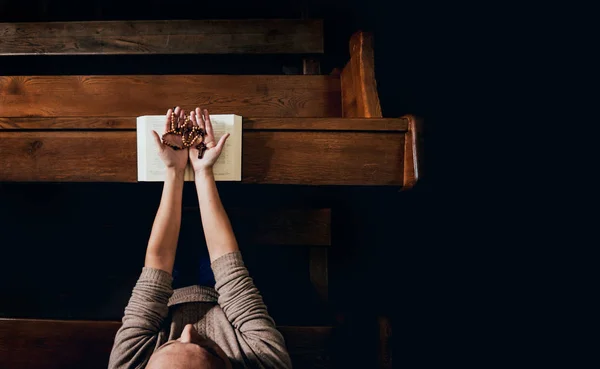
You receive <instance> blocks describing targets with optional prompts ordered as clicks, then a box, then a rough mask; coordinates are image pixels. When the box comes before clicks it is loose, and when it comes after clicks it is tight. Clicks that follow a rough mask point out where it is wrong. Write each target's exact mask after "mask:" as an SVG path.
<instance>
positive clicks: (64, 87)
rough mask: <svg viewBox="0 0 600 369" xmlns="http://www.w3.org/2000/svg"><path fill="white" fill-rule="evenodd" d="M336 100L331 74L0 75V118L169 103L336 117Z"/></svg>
mask: <svg viewBox="0 0 600 369" xmlns="http://www.w3.org/2000/svg"><path fill="white" fill-rule="evenodd" d="M340 104H341V94H340V81H339V78H338V77H332V76H277V75H274V76H253V75H246V76H233V75H164V76H160V75H129V76H10V77H0V117H2V118H19V117H54V118H62V117H85V118H90V117H111V118H113V117H114V118H119V117H135V116H139V115H152V114H164V113H165V111H166V109H168V108H169V107H172V106H175V105H179V106H183V107H185V108H187V109H190V108H193V107H195V106H201V107H205V108H207V109H210V112H211V113H213V114H224V113H227V114H231V113H235V114H238V115H242V116H255V117H336V116H337V117H339V116H341V106H340ZM81 128H85V127H84V126H83V127H81Z"/></svg>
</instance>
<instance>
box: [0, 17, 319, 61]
mask: <svg viewBox="0 0 600 369" xmlns="http://www.w3.org/2000/svg"><path fill="white" fill-rule="evenodd" d="M322 52H323V22H322V21H321V20H295V19H260V20H150V21H95V22H49V23H0V55H85V54H104V55H108V54H266V53H269V54H295V53H322Z"/></svg>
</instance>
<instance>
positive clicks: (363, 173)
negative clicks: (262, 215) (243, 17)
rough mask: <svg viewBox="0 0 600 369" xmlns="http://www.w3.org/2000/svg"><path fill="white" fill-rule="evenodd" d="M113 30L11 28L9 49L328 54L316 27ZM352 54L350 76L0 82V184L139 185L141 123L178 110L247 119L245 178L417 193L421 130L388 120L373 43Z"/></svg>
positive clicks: (354, 46) (1, 49)
mask: <svg viewBox="0 0 600 369" xmlns="http://www.w3.org/2000/svg"><path fill="white" fill-rule="evenodd" d="M104 23H105V22H88V23H86V22H78V23H75V24H71V23H57V24H52V23H46V24H27V23H24V24H8V25H7V24H4V25H2V26H0V34H2V35H3V38H2V40H0V54H4V55H7V54H51V55H55V54H69V55H72V54H90V53H92V54H112V53H179V52H183V51H186V52H204V53H205V52H208V51H207V49H208V48H209V47H212V46H210V45H213V46H214V49H211V50H212V51H211V52H217V53H237V52H241V51H243V50H251V51H252V52H273V51H277V52H283V51H284V50H287V51H288V52H294V53H297V52H320V51H322V33H320V30H321V28H320V27H321V24H320V23H319V22H314V21H294V22H291V25H287V26H283V25H285V24H287V23H286V22H279V21H265V22H258V23H257V22H256V21H240V22H239V23H238V22H236V23H226V22H225V23H224V21H221V22H209V21H204V22H202V21H199V22H186V21H177V22H161V21H154V22H107V23H106V24H105V25H104ZM260 23H264V24H262V25H260V26H259V24H260ZM234 24H235V25H236V26H235V27H234V26H233V25H234ZM226 30H230V31H227V32H229V33H227V32H226ZM139 32H146V33H147V35H138V33H139ZM40 34H42V35H44V37H41V38H40V39H39V40H38V41H36V42H33V41H32V42H31V43H30V42H19V40H21V39H22V38H24V39H25V40H27V39H28V38H29V37H30V36H31V35H40ZM191 34H193V37H192V35H191ZM255 34H258V35H261V36H260V37H258V36H257V37H254V36H253V37H246V36H245V35H255ZM282 35H285V36H282ZM31 37H32V36H31ZM171 39H174V40H180V41H176V42H174V44H171V41H168V40H171ZM186 40H187V41H186ZM190 40H191V41H190ZM218 40H221V42H218ZM282 40H284V41H282ZM318 40H320V42H319V41H318ZM195 41H198V42H199V44H200V45H199V46H194V47H190V48H189V49H185V47H184V46H182V45H185V43H186V42H189V43H190V44H194V45H196V44H195V43H194V42H195ZM200 41H202V42H200ZM213 41H214V42H213ZM273 44H276V45H278V46H277V47H275V46H273ZM56 45H63V46H64V47H61V48H58V47H56ZM152 45H154V46H152ZM157 45H166V46H161V47H159V46H157ZM299 45H302V46H299ZM350 54H351V60H350V61H349V62H348V64H347V65H346V67H345V68H344V70H343V72H342V73H341V76H335V75H327V76H324V75H270V76H256V75H127V76H97V75H96V76H93V75H92V76H4V77H2V76H0V142H1V143H2V144H1V145H0V169H1V171H0V181H48V182H54V181H91V182H98V181H101V182H135V181H136V179H137V176H136V173H137V167H136V145H135V130H134V129H135V117H137V116H139V115H144V114H163V113H164V111H165V110H166V108H168V107H170V106H174V105H180V106H183V107H184V108H187V109H190V108H193V107H195V106H202V107H205V108H208V109H209V110H210V111H211V113H215V114H219V113H236V114H239V115H242V116H243V117H244V124H243V131H244V135H243V152H244V155H243V165H242V182H243V183H271V184H309V185H392V186H398V187H402V188H405V189H407V188H411V187H412V186H413V185H414V184H415V183H416V181H417V179H418V175H419V164H418V162H419V161H418V159H419V156H418V154H417V150H418V139H419V137H418V136H419V123H418V121H417V120H416V119H415V117H413V116H405V117H402V118H382V117H381V108H380V106H379V99H378V97H377V91H376V85H375V79H374V72H373V50H372V45H371V38H370V36H369V35H367V34H364V33H361V32H359V33H357V34H355V35H354V36H353V38H352V40H351V42H350ZM310 69H311V68H307V69H306V72H311V70H310ZM312 70H313V71H314V68H312Z"/></svg>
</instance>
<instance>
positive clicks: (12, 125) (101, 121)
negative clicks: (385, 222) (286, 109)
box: [0, 117, 409, 132]
mask: <svg viewBox="0 0 600 369" xmlns="http://www.w3.org/2000/svg"><path fill="white" fill-rule="evenodd" d="M408 122H409V119H408V118H244V119H243V129H244V131H246V130H278V131H281V130H311V131H319V130H321V131H378V132H383V131H394V132H405V131H407V130H408ZM135 123H136V117H36V118H29V117H10V118H3V117H0V130H29V129H35V130H40V129H43V130H59V129H77V130H88V129H94V130H100V129H102V130H117V129H129V130H133V129H135Z"/></svg>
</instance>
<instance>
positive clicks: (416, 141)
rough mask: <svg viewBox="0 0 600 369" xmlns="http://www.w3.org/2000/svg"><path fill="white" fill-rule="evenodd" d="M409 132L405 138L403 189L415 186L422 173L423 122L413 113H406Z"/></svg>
mask: <svg viewBox="0 0 600 369" xmlns="http://www.w3.org/2000/svg"><path fill="white" fill-rule="evenodd" d="M403 118H405V119H406V120H407V121H408V132H407V133H406V137H405V140H404V184H403V186H402V190H408V189H411V188H413V187H414V185H415V184H416V183H417V181H418V180H419V177H420V175H421V156H422V155H421V152H422V145H421V130H422V128H421V127H422V122H421V120H420V119H418V118H417V117H415V116H413V115H405V116H404V117H403Z"/></svg>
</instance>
